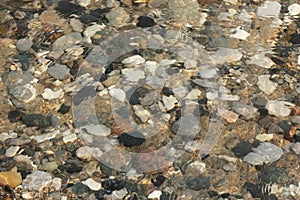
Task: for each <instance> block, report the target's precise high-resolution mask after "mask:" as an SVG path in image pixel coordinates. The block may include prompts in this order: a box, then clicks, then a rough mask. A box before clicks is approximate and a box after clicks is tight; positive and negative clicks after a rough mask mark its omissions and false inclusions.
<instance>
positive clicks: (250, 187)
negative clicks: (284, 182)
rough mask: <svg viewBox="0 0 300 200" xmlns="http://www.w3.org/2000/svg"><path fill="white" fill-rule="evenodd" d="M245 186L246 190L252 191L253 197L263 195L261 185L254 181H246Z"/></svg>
mask: <svg viewBox="0 0 300 200" xmlns="http://www.w3.org/2000/svg"><path fill="white" fill-rule="evenodd" d="M243 187H244V188H246V190H247V191H249V192H250V194H251V195H252V197H253V198H260V197H261V196H262V192H261V190H260V187H259V186H257V185H254V184H253V183H250V182H246V183H245V184H244V186H243Z"/></svg>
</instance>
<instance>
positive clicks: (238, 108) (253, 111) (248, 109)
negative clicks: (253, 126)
mask: <svg viewBox="0 0 300 200" xmlns="http://www.w3.org/2000/svg"><path fill="white" fill-rule="evenodd" d="M232 109H233V110H234V111H235V112H237V113H238V114H240V115H242V116H243V117H244V118H245V119H247V120H248V119H253V118H255V117H256V116H257V115H258V112H257V108H255V107H253V106H250V105H246V104H244V103H240V102H233V103H232Z"/></svg>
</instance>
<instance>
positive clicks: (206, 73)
mask: <svg viewBox="0 0 300 200" xmlns="http://www.w3.org/2000/svg"><path fill="white" fill-rule="evenodd" d="M198 73H199V74H200V76H201V78H207V79H209V78H214V77H217V75H218V71H217V69H207V70H200V71H198Z"/></svg>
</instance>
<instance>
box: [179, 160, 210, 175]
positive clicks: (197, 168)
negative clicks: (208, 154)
mask: <svg viewBox="0 0 300 200" xmlns="http://www.w3.org/2000/svg"><path fill="white" fill-rule="evenodd" d="M205 171H206V164H205V163H204V162H202V161H200V160H196V161H194V162H192V163H190V164H189V165H188V166H187V167H186V168H185V170H184V173H185V174H202V173H204V172H205Z"/></svg>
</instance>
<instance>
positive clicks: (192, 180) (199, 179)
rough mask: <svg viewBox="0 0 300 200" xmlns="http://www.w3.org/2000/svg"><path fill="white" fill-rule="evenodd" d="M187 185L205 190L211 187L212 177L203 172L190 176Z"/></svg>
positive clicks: (193, 188) (194, 188) (190, 187)
mask: <svg viewBox="0 0 300 200" xmlns="http://www.w3.org/2000/svg"><path fill="white" fill-rule="evenodd" d="M186 184H187V187H188V188H189V189H192V190H203V189H208V188H209V187H210V179H209V178H208V177H204V176H203V175H202V174H199V175H198V176H189V177H188V178H187V180H186Z"/></svg>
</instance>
